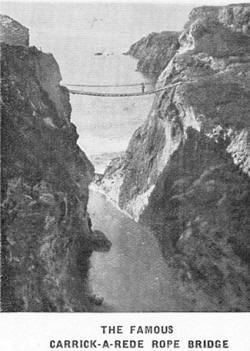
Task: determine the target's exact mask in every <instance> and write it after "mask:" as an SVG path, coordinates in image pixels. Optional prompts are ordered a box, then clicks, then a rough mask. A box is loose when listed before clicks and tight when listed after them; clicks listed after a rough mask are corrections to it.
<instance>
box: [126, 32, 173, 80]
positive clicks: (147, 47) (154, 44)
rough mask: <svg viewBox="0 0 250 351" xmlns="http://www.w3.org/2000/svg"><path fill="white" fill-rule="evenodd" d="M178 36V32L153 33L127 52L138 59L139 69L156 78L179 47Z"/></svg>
mask: <svg viewBox="0 0 250 351" xmlns="http://www.w3.org/2000/svg"><path fill="white" fill-rule="evenodd" d="M178 37H179V33H178V32H161V33H151V34H149V35H148V36H146V37H143V38H142V39H141V40H139V41H138V42H136V43H135V44H133V45H132V46H131V47H130V49H129V51H128V52H127V53H126V54H127V55H131V56H133V57H135V58H137V59H138V63H137V69H138V71H140V72H142V73H143V74H145V75H147V76H149V77H150V78H152V79H154V80H155V79H157V78H158V76H159V74H160V73H161V72H162V70H163V69H164V68H165V67H166V66H167V64H168V63H169V61H170V60H171V59H172V57H173V56H174V54H175V53H176V51H177V50H178V49H179V41H178Z"/></svg>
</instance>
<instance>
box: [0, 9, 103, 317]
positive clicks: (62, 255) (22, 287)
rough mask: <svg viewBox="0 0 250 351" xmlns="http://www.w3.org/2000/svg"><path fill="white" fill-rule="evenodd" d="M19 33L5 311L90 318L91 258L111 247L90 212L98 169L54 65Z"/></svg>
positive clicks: (9, 80)
mask: <svg viewBox="0 0 250 351" xmlns="http://www.w3.org/2000/svg"><path fill="white" fill-rule="evenodd" d="M1 19H2V17H1ZM5 19H6V16H4V20H5ZM5 22H6V21H5ZM5 22H4V24H5ZM12 26H13V28H12V29H11V27H12ZM17 27H18V31H17V32H18V35H17V37H16V36H14V37H13V38H12V39H13V41H12V39H11V36H10V35H7V39H6V41H7V44H6V43H2V44H1V85H2V86H1V96H2V100H1V116H2V121H1V127H2V130H1V137H2V141H1V162H2V198H1V200H2V202H1V206H2V238H1V239H2V241H1V242H2V250H1V254H2V281H1V284H2V286H1V303H2V310H3V311H57V312H60V311H89V310H92V308H93V306H92V305H93V298H92V297H91V294H90V291H89V287H88V283H87V278H88V269H89V258H90V255H91V253H92V251H93V250H97V251H105V250H108V249H109V247H110V243H109V242H108V241H107V240H106V238H105V237H104V236H103V235H102V233H100V232H99V231H95V232H92V230H91V220H90V218H89V216H88V213H87V210H86V208H87V201H88V185H89V183H90V182H91V180H92V176H93V172H94V168H93V166H92V164H91V163H90V162H89V160H88V159H87V157H86V155H85V154H84V152H83V151H81V150H80V148H79V147H78V145H77V139H78V135H77V132H76V128H75V126H74V125H73V124H72V123H71V122H70V114H71V105H70V102H69V93H68V91H67V89H66V88H64V87H62V86H60V81H61V75H60V71H59V67H58V65H57V63H56V61H55V59H54V57H53V56H52V55H51V54H45V53H43V52H41V51H39V50H38V49H37V48H35V47H28V46H27V44H28V39H27V37H26V39H25V43H26V46H25V45H23V44H24V41H23V40H24V37H23V35H21V37H20V33H22V34H25V33H27V30H26V29H25V28H23V27H22V26H21V25H20V24H17V22H15V21H13V20H11V19H9V18H8V33H10V32H11V33H13V32H16V28H17ZM19 39H20V42H19ZM1 41H2V42H4V37H2V38H1ZM91 301H92V303H91Z"/></svg>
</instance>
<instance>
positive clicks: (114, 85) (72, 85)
mask: <svg viewBox="0 0 250 351" xmlns="http://www.w3.org/2000/svg"><path fill="white" fill-rule="evenodd" d="M153 84H154V83H150V82H142V83H131V84H99V85H96V84H67V83H64V85H65V86H66V87H89V88H118V87H136V86H141V85H153Z"/></svg>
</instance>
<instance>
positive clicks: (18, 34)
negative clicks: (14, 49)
mask: <svg viewBox="0 0 250 351" xmlns="http://www.w3.org/2000/svg"><path fill="white" fill-rule="evenodd" d="M0 43H6V44H9V45H17V46H29V30H28V28H26V27H24V26H22V25H21V24H20V23H18V22H17V21H14V20H13V19H12V18H10V17H9V16H6V15H1V14H0Z"/></svg>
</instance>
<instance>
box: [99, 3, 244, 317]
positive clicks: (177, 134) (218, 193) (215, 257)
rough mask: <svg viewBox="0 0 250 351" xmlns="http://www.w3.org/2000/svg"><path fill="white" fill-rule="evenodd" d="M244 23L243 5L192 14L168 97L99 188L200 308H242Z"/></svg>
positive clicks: (167, 72) (169, 71)
mask: <svg viewBox="0 0 250 351" xmlns="http://www.w3.org/2000/svg"><path fill="white" fill-rule="evenodd" d="M249 19H250V5H249V4H239V5H238V4H237V5H229V6H225V7H200V8H197V9H194V10H193V11H192V12H191V13H190V16H189V20H188V22H187V24H186V25H185V27H184V31H183V32H182V33H181V35H180V37H179V45H180V47H179V50H178V51H177V52H176V54H175V55H174V56H173V58H172V59H171V60H170V62H169V63H168V65H167V67H166V68H165V69H164V70H163V71H162V72H161V74H160V76H159V79H158V83H157V87H164V86H165V87H166V90H165V91H163V92H162V93H160V94H158V95H157V96H156V98H155V100H154V103H153V107H152V110H151V112H150V114H149V116H148V118H147V119H146V121H145V123H144V124H143V125H142V126H141V127H140V128H139V129H138V130H136V132H135V133H134V135H133V137H132V139H131V141H130V144H129V147H128V149H127V151H126V154H125V156H124V157H123V159H122V160H121V159H119V160H118V159H116V160H113V161H112V162H111V164H110V165H109V167H108V168H107V170H106V172H105V174H104V178H103V179H102V181H101V183H102V185H101V186H102V189H104V191H105V192H106V193H107V194H108V195H109V196H110V197H112V198H113V200H114V201H117V203H118V204H119V206H120V208H121V209H123V210H125V211H127V213H129V214H130V215H131V216H132V217H134V218H135V219H136V220H138V221H139V222H140V223H142V224H143V225H146V226H147V227H149V228H150V229H151V230H152V231H153V232H154V233H155V235H156V236H157V238H158V240H159V243H160V245H161V248H162V252H163V255H164V257H165V258H166V260H167V261H168V262H169V264H170V265H171V266H172V267H173V270H174V275H173V281H174V282H175V283H176V284H177V286H178V288H179V290H180V291H181V292H182V294H183V298H186V299H188V300H189V301H191V302H192V304H193V309H194V310H198V311H207V310H209V311H246V310H249V308H250V301H249V288H250V278H249V262H250V211H249V208H250V180H249V176H250V147H249V127H250V20H249ZM163 61H164V59H163ZM164 64H165V63H164ZM114 194H115V195H114Z"/></svg>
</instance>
